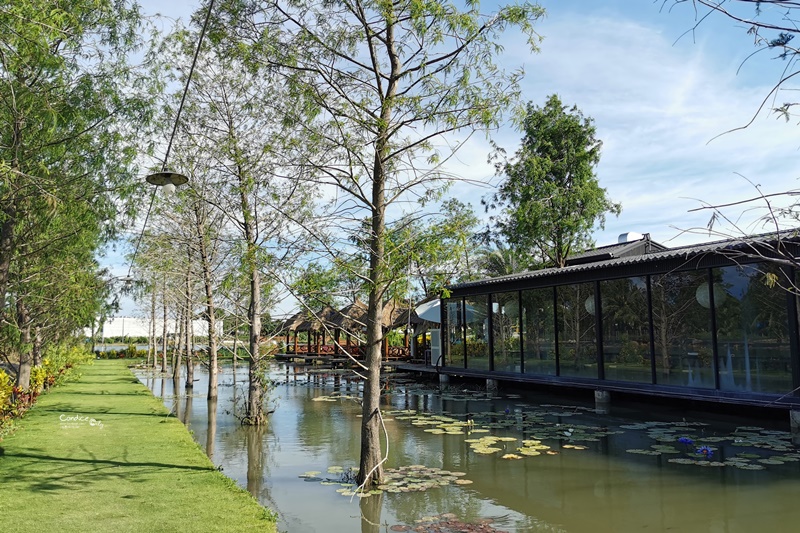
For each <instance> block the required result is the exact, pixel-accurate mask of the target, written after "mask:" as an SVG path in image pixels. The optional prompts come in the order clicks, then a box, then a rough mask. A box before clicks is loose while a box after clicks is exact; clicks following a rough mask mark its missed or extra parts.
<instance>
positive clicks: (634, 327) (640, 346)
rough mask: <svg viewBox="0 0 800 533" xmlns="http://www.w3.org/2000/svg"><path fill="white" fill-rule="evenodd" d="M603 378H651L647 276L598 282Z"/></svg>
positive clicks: (644, 379) (627, 379)
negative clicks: (600, 306) (601, 313)
mask: <svg viewBox="0 0 800 533" xmlns="http://www.w3.org/2000/svg"><path fill="white" fill-rule="evenodd" d="M600 297H601V301H602V310H603V364H604V365H605V378H606V379H610V380H618V381H637V382H641V383H651V382H652V380H653V379H652V369H651V365H650V320H649V318H648V312H647V278H644V277H634V278H625V279H614V280H607V281H601V282H600Z"/></svg>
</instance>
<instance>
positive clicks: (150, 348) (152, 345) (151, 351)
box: [145, 283, 158, 366]
mask: <svg viewBox="0 0 800 533" xmlns="http://www.w3.org/2000/svg"><path fill="white" fill-rule="evenodd" d="M152 290H153V293H152V294H151V295H150V339H149V342H148V343H147V362H146V363H145V366H150V357H152V358H153V366H155V365H156V354H157V353H158V349H157V348H156V286H155V283H154V284H153V287H152Z"/></svg>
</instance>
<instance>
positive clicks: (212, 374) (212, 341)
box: [198, 228, 217, 400]
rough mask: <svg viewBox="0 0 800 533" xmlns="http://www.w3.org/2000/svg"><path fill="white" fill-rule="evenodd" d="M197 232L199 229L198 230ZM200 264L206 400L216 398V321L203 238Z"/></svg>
mask: <svg viewBox="0 0 800 533" xmlns="http://www.w3.org/2000/svg"><path fill="white" fill-rule="evenodd" d="M198 231H199V228H198ZM199 244H200V263H201V266H202V268H203V285H204V286H205V291H206V321H207V322H208V399H209V400H211V399H214V398H216V397H217V320H216V316H215V313H216V310H215V308H214V287H213V280H212V278H211V261H210V259H209V256H208V251H207V250H206V242H205V238H204V237H203V236H202V235H201V236H200V242H199Z"/></svg>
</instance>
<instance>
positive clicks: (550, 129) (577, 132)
mask: <svg viewBox="0 0 800 533" xmlns="http://www.w3.org/2000/svg"><path fill="white" fill-rule="evenodd" d="M593 122H594V121H593V120H592V119H591V118H590V117H584V116H583V113H581V111H580V110H579V109H578V108H577V107H576V106H572V107H571V108H569V107H567V106H565V105H563V104H562V103H561V100H560V99H559V98H558V96H557V95H552V96H550V97H549V98H548V99H547V103H546V104H545V105H544V107H538V106H536V105H534V104H532V103H529V104H528V107H527V111H526V113H525V116H524V117H523V119H522V133H523V134H524V136H523V138H522V145H521V146H520V148H519V149H518V150H517V152H516V154H515V156H514V159H512V160H510V161H508V160H505V159H504V158H503V157H502V156H503V154H504V152H503V150H502V149H499V150H498V151H497V153H496V154H495V157H498V158H500V160H499V161H498V162H497V163H496V168H497V173H498V175H501V176H503V178H504V179H503V181H502V183H501V184H500V186H499V187H498V191H497V192H496V193H494V195H492V196H491V198H490V199H489V200H488V201H487V202H486V204H487V209H499V210H500V211H501V212H500V214H499V215H498V216H496V217H493V219H494V223H495V224H496V227H497V231H498V232H499V233H500V235H501V236H502V237H503V238H504V239H505V241H506V242H507V243H508V244H509V245H510V246H511V248H512V249H513V250H514V251H515V252H516V253H517V255H518V257H527V258H528V263H529V264H528V265H527V266H529V267H532V266H535V265H537V263H538V264H539V265H541V264H544V265H545V266H557V267H563V266H564V265H565V263H566V260H567V257H568V256H569V255H570V253H573V252H579V251H582V250H583V249H585V248H587V247H589V246H591V245H592V244H593V242H592V238H591V232H592V229H593V228H594V227H595V225H597V226H599V227H600V228H603V226H604V224H605V216H606V213H612V214H615V215H616V214H619V212H620V211H621V209H622V208H621V206H620V204H616V203H614V202H612V201H611V200H609V198H608V197H607V196H606V190H605V189H603V188H602V187H600V184H599V183H598V180H597V176H596V175H595V167H596V166H597V163H598V162H599V161H600V147H601V145H602V143H601V142H600V141H599V140H598V139H597V138H596V137H595V127H594V124H593Z"/></svg>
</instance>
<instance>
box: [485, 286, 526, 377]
mask: <svg viewBox="0 0 800 533" xmlns="http://www.w3.org/2000/svg"><path fill="white" fill-rule="evenodd" d="M519 323H520V317H519V292H517V291H514V292H501V293H499V294H493V295H492V341H493V342H492V351H493V355H494V369H495V370H496V371H498V372H519V371H520V366H521V358H520V353H519V351H520V346H519V343H520V338H519V335H520V328H519Z"/></svg>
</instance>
